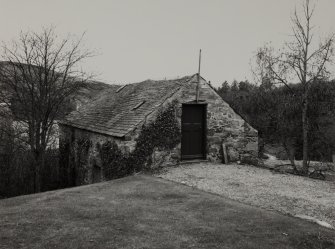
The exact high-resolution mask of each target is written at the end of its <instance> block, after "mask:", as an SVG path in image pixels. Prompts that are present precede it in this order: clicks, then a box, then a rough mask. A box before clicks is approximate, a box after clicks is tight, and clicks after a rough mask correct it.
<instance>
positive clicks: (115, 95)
mask: <svg viewBox="0 0 335 249" xmlns="http://www.w3.org/2000/svg"><path fill="white" fill-rule="evenodd" d="M197 85H198V77H197V74H195V75H192V76H186V77H183V78H179V79H175V80H161V81H153V80H146V81H143V82H140V83H134V84H128V85H124V86H112V87H110V88H109V89H107V90H105V91H103V92H102V93H101V94H100V95H99V96H98V97H97V98H95V99H94V100H93V101H92V102H90V103H88V104H86V105H84V106H82V107H81V108H80V109H79V110H78V111H75V112H72V113H71V114H70V115H68V116H67V118H66V119H65V120H63V121H62V122H61V123H60V131H61V136H60V143H61V144H63V145H64V144H68V145H71V144H74V143H75V142H76V141H78V140H79V139H82V138H85V139H86V141H89V143H90V145H91V146H89V148H88V149H87V151H86V152H84V153H82V154H81V155H78V153H77V154H76V153H72V154H71V153H70V155H69V157H72V159H73V160H75V161H82V162H84V163H82V164H80V167H81V168H78V166H74V168H73V169H72V171H71V172H72V173H71V174H72V177H73V178H74V179H73V181H74V185H79V184H84V183H92V182H97V181H100V180H103V179H104V178H105V177H104V174H103V171H102V170H101V158H100V157H99V153H98V149H97V146H96V145H99V144H103V143H105V142H107V141H112V142H113V143H115V144H116V145H117V147H118V148H119V149H120V151H122V153H125V154H127V153H128V154H129V153H131V152H132V151H134V149H135V147H136V143H137V138H138V137H139V134H140V133H141V130H142V129H143V128H142V127H143V126H144V125H147V124H150V123H152V122H154V121H155V119H156V117H157V115H158V113H159V111H162V110H164V108H165V107H166V106H168V105H169V104H171V103H174V105H175V106H176V109H175V110H176V111H175V117H176V120H177V122H178V127H179V128H178V129H179V132H180V133H179V134H180V137H179V138H178V140H177V141H178V142H177V143H176V145H175V146H174V147H173V148H171V149H165V150H162V149H158V148H157V149H155V150H154V151H153V153H152V155H151V160H150V167H159V166H164V165H171V164H178V163H179V162H181V161H183V160H194V159H198V160H199V159H201V160H208V161H213V162H222V161H224V154H226V158H227V159H228V161H229V162H237V161H240V162H247V163H250V162H255V161H256V158H257V154H258V134H257V131H256V130H255V129H254V128H252V127H251V126H250V125H249V124H248V123H247V122H246V121H245V120H243V119H242V118H241V117H240V116H239V115H238V114H236V113H235V112H234V111H233V109H232V108H231V107H230V106H229V105H228V104H227V103H226V102H225V101H224V100H223V99H222V98H221V97H220V96H219V95H218V94H217V93H216V92H215V91H214V90H213V88H212V87H211V86H210V84H208V83H207V82H206V80H204V79H203V78H202V77H200V84H199V91H198V92H199V98H198V101H195V99H196V89H197ZM223 148H225V149H223ZM72 151H73V150H72ZM77 165H78V164H77ZM76 167H77V168H76ZM79 175H80V176H79Z"/></svg>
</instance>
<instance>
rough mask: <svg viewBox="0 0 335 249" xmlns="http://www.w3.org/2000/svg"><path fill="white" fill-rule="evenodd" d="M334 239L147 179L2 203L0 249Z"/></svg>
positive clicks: (276, 244)
mask: <svg viewBox="0 0 335 249" xmlns="http://www.w3.org/2000/svg"><path fill="white" fill-rule="evenodd" d="M334 247H335V231H333V230H330V229H326V228H323V227H321V226H318V225H317V224H313V223H310V222H307V221H304V220H301V219H297V218H293V217H288V216H284V215H281V214H279V213H278V212H270V211H266V210H262V209H260V208H256V207H252V206H249V205H245V204H242V203H239V202H236V201H232V200H230V199H227V198H224V197H221V196H218V195H214V194H210V193H207V192H204V191H201V190H198V189H194V188H191V187H188V186H184V185H182V184H178V183H174V182H171V181H167V180H164V179H159V178H156V177H152V176H144V175H138V176H132V177H126V178H123V179H119V180H114V181H110V182H105V183H99V184H92V185H87V186H83V187H77V188H70V189H66V190H58V191H52V192H45V193H41V194H35V195H28V196H21V197H15V198H9V199H4V200H1V201H0V248H1V249H12V248H29V249H32V248H33V249H42V248H43V249H48V248H62V249H63V248H71V249H77V248H78V249H79V248H95V249H99V248H125V249H130V248H142V249H144V248H155V249H159V248H162V249H163V248H164V249H170V248H171V249H172V248H220V249H221V248H255V249H256V248H257V249H262V248H264V249H265V248H266V249H268V248H273V249H276V248H278V249H279V248H281V249H282V248H286V249H288V248H298V249H299V248H300V249H302V248H315V249H316V248H318V249H320V248H324V249H326V248H334Z"/></svg>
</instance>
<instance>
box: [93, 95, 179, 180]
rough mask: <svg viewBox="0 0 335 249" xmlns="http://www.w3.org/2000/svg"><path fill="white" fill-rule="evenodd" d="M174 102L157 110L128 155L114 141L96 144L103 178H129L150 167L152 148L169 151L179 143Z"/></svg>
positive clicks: (175, 104) (175, 103)
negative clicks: (134, 173)
mask: <svg viewBox="0 0 335 249" xmlns="http://www.w3.org/2000/svg"><path fill="white" fill-rule="evenodd" d="M176 108H177V102H172V103H170V104H169V105H168V106H167V107H166V108H165V109H163V110H160V111H159V112H158V114H157V117H156V119H155V121H154V122H151V123H149V124H148V125H144V126H143V127H142V130H141V132H140V134H139V136H138V137H137V139H136V146H135V149H134V150H133V151H132V152H131V153H122V151H121V150H120V149H119V148H118V146H117V144H116V143H115V142H111V141H108V142H105V143H104V144H102V145H100V144H97V149H98V151H99V154H100V157H101V162H102V168H103V173H104V176H105V178H106V179H113V178H118V177H123V176H126V175H129V174H131V173H133V172H138V171H141V170H143V169H145V168H149V167H150V165H151V163H152V162H151V156H152V154H153V152H154V151H155V149H158V150H171V149H173V148H174V147H175V146H177V145H178V143H180V127H179V123H178V120H177V117H176Z"/></svg>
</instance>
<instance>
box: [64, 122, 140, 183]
mask: <svg viewBox="0 0 335 249" xmlns="http://www.w3.org/2000/svg"><path fill="white" fill-rule="evenodd" d="M132 133H133V136H127V137H125V138H115V137H111V136H107V135H103V134H99V133H95V132H90V131H87V130H83V129H77V128H74V127H70V126H66V125H60V137H59V139H60V144H63V145H64V144H66V143H68V144H69V145H70V157H72V158H73V159H74V160H75V161H76V162H77V163H76V165H80V168H76V169H74V170H75V171H76V180H75V185H82V184H88V183H92V181H93V180H92V179H93V178H94V177H93V167H94V166H96V167H100V168H101V159H100V156H99V152H98V147H97V145H98V144H100V145H102V144H104V143H105V142H107V141H114V142H115V143H116V144H117V145H118V147H119V148H120V149H121V151H122V152H123V153H129V152H130V151H131V150H133V149H134V148H135V141H134V139H135V136H134V134H135V133H137V132H135V131H134V132H132ZM80 140H86V141H89V143H90V147H89V149H88V151H87V153H86V154H85V155H83V156H84V157H85V158H81V159H80V160H81V162H78V160H79V159H78V158H79V156H78V155H77V153H76V150H75V147H76V146H77V144H76V143H77V142H78V141H80ZM101 170H102V169H101ZM103 180H104V176H103V175H101V181H103Z"/></svg>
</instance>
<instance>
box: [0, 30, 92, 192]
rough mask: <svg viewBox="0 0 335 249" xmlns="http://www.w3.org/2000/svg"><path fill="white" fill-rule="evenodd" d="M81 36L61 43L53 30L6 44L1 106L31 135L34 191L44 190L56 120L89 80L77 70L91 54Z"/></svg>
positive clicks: (0, 68) (23, 34)
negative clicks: (47, 155)
mask: <svg viewBox="0 0 335 249" xmlns="http://www.w3.org/2000/svg"><path fill="white" fill-rule="evenodd" d="M82 38H83V36H81V37H80V38H79V39H77V40H74V39H71V38H70V36H69V37H67V38H65V39H60V38H58V37H57V35H56V33H55V28H54V27H50V28H43V30H42V32H40V33H36V32H32V31H29V32H21V34H20V35H19V37H18V39H17V40H14V41H12V42H10V43H4V44H3V54H2V60H3V62H1V63H0V87H1V92H0V102H1V103H2V105H5V106H6V108H3V110H8V111H9V112H10V114H9V115H11V116H12V118H13V119H14V120H15V121H16V122H18V123H20V124H21V129H22V130H25V131H26V134H27V139H25V142H26V143H27V144H28V146H29V148H30V150H31V152H32V154H33V155H34V172H35V181H34V182H35V192H38V191H40V177H41V175H40V172H41V169H42V168H43V167H44V165H45V152H46V149H47V147H48V143H49V141H50V137H51V133H52V131H53V127H54V125H55V120H56V119H57V118H59V117H60V116H61V113H62V106H63V104H64V102H65V101H66V100H67V99H68V98H69V96H71V95H73V94H74V93H76V92H77V91H78V90H79V89H80V87H81V86H82V85H83V83H84V82H85V81H87V80H88V78H89V77H88V76H87V75H86V74H84V73H83V72H82V71H80V70H79V67H78V65H79V64H80V62H82V61H83V60H84V59H86V58H88V57H90V56H92V52H91V51H89V50H83V49H82V48H81V43H82ZM20 138H22V139H24V137H23V136H20Z"/></svg>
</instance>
